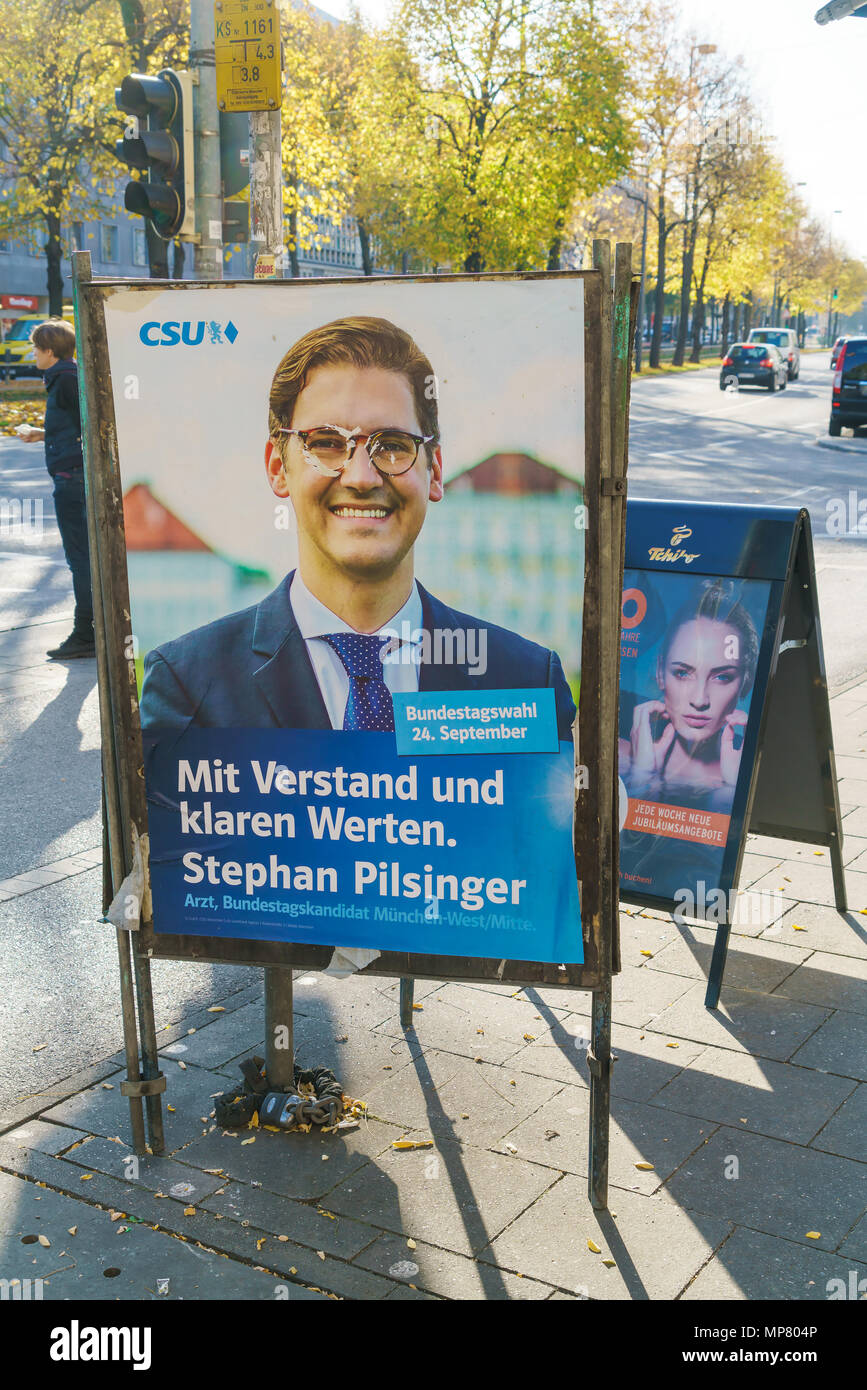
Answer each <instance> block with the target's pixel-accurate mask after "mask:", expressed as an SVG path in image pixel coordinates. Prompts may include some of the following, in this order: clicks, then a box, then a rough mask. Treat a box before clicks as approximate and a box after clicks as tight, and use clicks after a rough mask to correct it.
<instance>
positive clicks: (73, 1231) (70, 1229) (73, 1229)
mask: <svg viewBox="0 0 867 1390" xmlns="http://www.w3.org/2000/svg"><path fill="white" fill-rule="evenodd" d="M67 1230H68V1232H69V1234H70V1235H71V1236H77V1235H78V1227H77V1226H69V1227H67Z"/></svg>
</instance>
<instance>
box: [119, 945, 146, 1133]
mask: <svg viewBox="0 0 867 1390" xmlns="http://www.w3.org/2000/svg"><path fill="white" fill-rule="evenodd" d="M115 935H116V936H117V958H118V964H119V966H120V1007H121V1015H122V1018H123V1047H124V1053H125V1055H126V1075H127V1080H129V1081H138V1080H139V1079H140V1078H141V1072H140V1071H139V1057H138V1034H137V1033H136V1027H135V997H134V995H133V990H132V970H131V968H130V945H129V932H125V931H121V930H120V928H118V929H117V931H116V933H115ZM129 1125H130V1129H131V1130H132V1146H133V1149H134V1151H135V1152H136V1153H137V1154H143V1153H144V1152H145V1126H144V1110H143V1109H142V1101H141V1096H130V1098H129Z"/></svg>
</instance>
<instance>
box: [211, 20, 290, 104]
mask: <svg viewBox="0 0 867 1390" xmlns="http://www.w3.org/2000/svg"><path fill="white" fill-rule="evenodd" d="M214 56H215V59H216V64H217V105H218V106H219V108H220V110H221V111H276V110H277V109H278V108H279V107H280V105H281V98H282V82H281V68H280V15H279V11H278V8H277V4H276V0H216V2H215V4H214Z"/></svg>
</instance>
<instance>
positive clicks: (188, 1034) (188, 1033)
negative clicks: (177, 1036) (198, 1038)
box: [187, 1028, 196, 1037]
mask: <svg viewBox="0 0 867 1390" xmlns="http://www.w3.org/2000/svg"><path fill="white" fill-rule="evenodd" d="M195 1031H196V1030H195V1028H188V1029H187V1037H189V1036H190V1033H195Z"/></svg>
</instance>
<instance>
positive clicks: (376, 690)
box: [324, 632, 394, 732]
mask: <svg viewBox="0 0 867 1390" xmlns="http://www.w3.org/2000/svg"><path fill="white" fill-rule="evenodd" d="M324 640H325V641H326V642H327V643H328V644H329V646H331V647H333V648H334V650H335V651H336V653H337V655H338V656H339V657H340V660H341V661H342V662H343V665H344V667H345V669H346V674H347V675H348V676H349V698H348V700H347V701H346V713H345V714H344V716H343V727H344V729H359V730H363V731H365V732H369V731H370V730H383V731H388V730H390V729H393V728H394V705H393V704H392V700H391V691H390V690H389V688H388V686H387V685H386V683H385V681H384V679H383V675H382V649H383V647H385V646H388V645H389V642H390V640H391V639H390V638H388V637H376V636H368V635H365V634H363V633H360V632H332V633H330V634H329V635H328V636H326V637H325V639H324Z"/></svg>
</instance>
